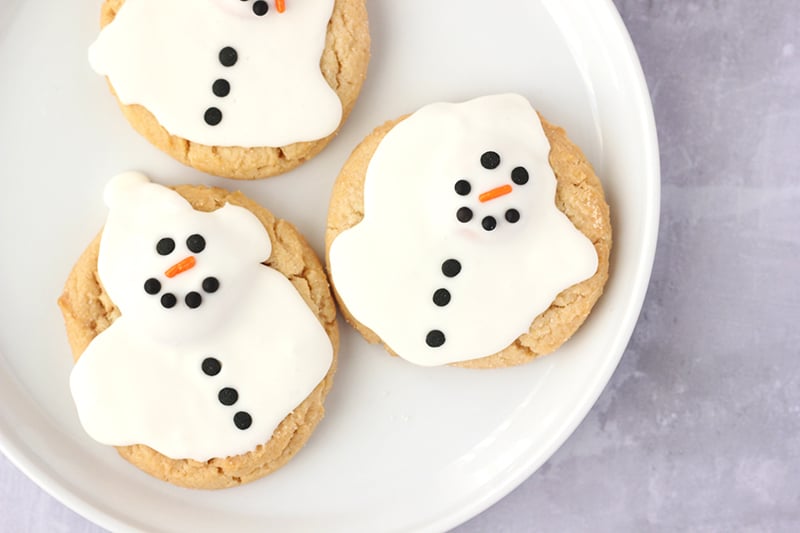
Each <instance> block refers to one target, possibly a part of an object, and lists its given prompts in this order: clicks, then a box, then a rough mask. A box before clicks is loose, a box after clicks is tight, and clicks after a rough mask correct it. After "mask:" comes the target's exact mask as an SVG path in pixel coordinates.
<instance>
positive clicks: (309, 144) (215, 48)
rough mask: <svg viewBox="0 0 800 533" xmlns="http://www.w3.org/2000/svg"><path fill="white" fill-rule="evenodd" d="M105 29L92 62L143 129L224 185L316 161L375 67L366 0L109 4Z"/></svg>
mask: <svg viewBox="0 0 800 533" xmlns="http://www.w3.org/2000/svg"><path fill="white" fill-rule="evenodd" d="M102 19H103V24H104V28H103V30H102V31H101V33H100V35H99V36H98V38H97V40H96V41H95V42H94V43H93V44H92V46H91V47H90V49H89V60H90V63H91V65H92V68H93V69H94V70H95V71H96V72H97V73H98V74H101V75H104V76H106V77H107V78H108V81H109V83H110V84H111V86H112V88H113V90H114V92H115V94H116V96H117V98H118V99H119V101H120V104H121V105H122V106H123V110H124V112H125V114H126V116H127V117H128V119H129V120H130V122H131V123H132V124H133V126H134V127H135V128H136V129H137V130H138V131H139V132H140V133H142V134H143V135H144V136H145V137H147V138H148V139H149V140H150V141H151V142H153V143H154V144H155V145H156V146H158V147H159V148H161V149H162V150H164V151H166V152H167V153H169V154H170V155H172V156H173V157H176V158H177V159H179V160H180V161H182V162H184V163H186V164H189V165H191V166H194V167H196V168H198V169H200V170H204V171H207V172H211V173H214V174H217V175H221V176H225V177H233V178H243V179H250V178H257V177H265V176H269V175H274V174H277V173H280V172H284V171H286V170H288V169H290V168H293V167H294V166H296V165H298V164H300V163H301V162H302V161H305V160H307V159H309V158H310V157H312V156H313V155H315V154H316V153H317V152H318V151H319V150H321V149H322V147H323V146H324V145H325V144H326V143H327V141H328V140H329V139H330V138H331V136H332V135H333V134H334V133H335V132H336V131H337V130H338V128H339V127H340V125H341V124H342V123H343V121H344V119H345V118H346V115H347V114H348V113H349V111H350V109H351V108H352V106H353V104H354V102H355V99H356V98H357V96H358V93H359V91H360V88H361V84H362V82H363V79H364V77H365V74H366V68H367V62H368V59H369V34H368V28H367V19H366V10H365V7H364V0H310V1H307V0H301V1H298V0H295V1H292V0H288V1H287V0H284V1H278V0H256V1H253V0H198V1H194V0H171V1H169V2H163V1H160V0H125V1H124V2H123V1H122V0H106V2H105V4H104V5H103V17H102ZM142 35H147V37H146V38H142Z"/></svg>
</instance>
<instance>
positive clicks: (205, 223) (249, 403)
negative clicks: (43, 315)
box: [59, 173, 338, 488]
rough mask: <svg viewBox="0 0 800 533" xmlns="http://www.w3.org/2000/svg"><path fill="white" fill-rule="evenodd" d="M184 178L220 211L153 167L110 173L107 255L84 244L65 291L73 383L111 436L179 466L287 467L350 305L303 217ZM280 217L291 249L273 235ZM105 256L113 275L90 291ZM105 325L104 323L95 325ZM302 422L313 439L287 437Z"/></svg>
mask: <svg viewBox="0 0 800 533" xmlns="http://www.w3.org/2000/svg"><path fill="white" fill-rule="evenodd" d="M181 192H182V193H183V194H185V195H187V196H189V197H190V198H191V199H192V203H193V204H194V203H195V202H197V200H198V199H201V200H200V204H199V205H198V207H200V208H202V209H205V210H207V211H209V212H203V211H198V210H195V209H194V208H193V206H192V205H190V203H189V202H188V201H187V200H186V199H185V198H184V196H182V195H181V194H179V193H178V192H175V191H173V190H170V189H168V188H166V187H162V186H160V185H156V184H153V183H150V182H149V180H147V178H146V177H144V176H143V175H141V174H137V173H128V174H123V175H121V176H118V177H117V178H115V179H114V180H112V181H111V182H110V183H109V185H108V186H107V188H106V203H107V204H108V206H109V217H108V220H107V223H106V225H105V227H104V230H103V233H102V237H101V238H100V242H99V246H98V247H97V248H95V247H94V246H93V247H91V248H90V251H92V252H94V253H96V254H97V255H96V256H95V255H94V254H93V253H89V255H88V256H84V257H83V258H82V259H81V261H80V262H79V264H78V265H77V266H76V268H75V270H74V271H73V274H72V275H71V276H70V280H69V281H68V284H67V287H66V289H65V292H64V295H63V296H62V298H61V300H60V301H59V303H60V305H61V307H62V310H63V312H64V315H65V319H66V322H67V329H68V333H69V334H70V340H71V342H72V344H73V348H74V349H75V352H76V354H80V357H79V359H78V360H77V363H76V365H75V368H74V369H73V372H72V375H71V379H70V386H71V389H72V393H73V398H74V400H75V404H76V407H77V410H78V414H79V417H80V419H81V423H82V425H83V426H84V428H85V429H86V431H87V433H89V435H90V436H92V437H93V438H94V439H95V440H98V441H99V442H102V443H105V444H111V445H115V446H121V447H123V448H121V449H120V451H121V453H123V455H125V456H126V457H127V458H129V459H130V460H132V462H134V463H135V464H137V466H140V467H141V468H143V469H144V470H146V471H148V472H151V473H153V474H154V475H157V476H158V477H162V478H164V479H167V480H168V481H172V482H174V483H178V484H182V485H187V486H196V487H203V488H211V487H220V486H230V485H233V484H237V483H241V482H243V481H248V480H250V479H255V478H257V477H260V476H262V475H264V474H266V473H268V472H269V471H270V470H272V469H274V468H277V467H278V466H280V465H281V464H282V463H283V462H285V460H288V458H289V457H291V455H292V454H293V453H294V452H296V451H297V449H299V448H300V447H301V446H302V445H303V443H304V441H305V438H307V437H308V435H309V434H310V432H311V431H310V430H311V429H313V427H314V425H316V423H317V422H318V420H319V418H321V411H322V399H323V398H324V396H325V393H326V392H327V390H328V388H329V387H330V377H331V375H332V372H333V368H334V366H335V365H334V362H335V359H334V358H335V346H336V344H337V342H338V335H337V333H336V329H335V324H334V319H335V311H334V310H333V304H332V301H331V298H330V295H329V294H328V292H327V287H326V285H325V283H324V275H323V273H322V270H321V267H320V265H319V264H318V262H317V261H316V259H315V258H313V252H311V251H310V250H308V249H307V247H306V245H305V244H304V243H303V241H302V239H301V238H300V237H299V235H297V234H296V232H295V231H294V230H293V228H291V227H290V226H288V225H287V224H286V223H283V222H279V221H275V220H274V219H272V217H271V215H269V214H268V213H266V212H265V211H264V210H263V209H262V208H258V207H257V206H255V205H254V204H252V203H250V202H248V201H246V199H244V198H243V197H241V196H240V195H227V193H224V192H223V191H219V190H213V189H203V188H188V189H185V190H181ZM220 195H223V196H222V198H224V199H225V201H223V202H219V200H218V198H219V196H220ZM231 202H236V203H239V204H244V205H246V206H247V207H240V206H239V205H234V204H233V203H231ZM220 206H221V207H220ZM217 207H218V208H217ZM254 212H255V213H257V214H258V217H257V216H256V214H254ZM265 222H268V223H266V224H265ZM265 228H266V229H265ZM276 231H280V232H281V233H282V235H283V238H284V239H285V240H284V241H283V243H293V244H292V248H293V249H292V250H291V251H289V250H286V249H285V248H284V247H285V246H286V245H285V244H283V243H282V244H281V245H280V246H281V248H279V249H277V250H273V249H272V243H273V242H275V241H274V239H273V238H271V236H270V233H271V232H276ZM298 252H299V253H300V255H299V256H298ZM93 259H94V261H95V265H96V272H97V274H96V275H97V277H98V278H99V280H100V281H101V282H102V288H101V287H99V286H98V287H97V290H98V292H97V293H94V291H92V290H89V293H88V294H87V284H88V283H87V280H86V277H87V276H88V277H92V274H91V270H93V268H92V265H91V262H92V260H93ZM267 259H269V260H270V262H277V263H281V262H284V263H286V264H291V265H293V268H292V269H291V271H289V272H287V274H289V275H300V276H301V277H300V278H299V280H300V283H299V285H297V286H295V285H294V284H293V283H292V282H290V281H289V279H287V277H286V275H284V273H282V272H279V271H278V270H275V269H273V268H270V267H269V266H265V265H263V264H262V261H265V260H267ZM87 263H89V264H88V265H87ZM306 264H307V266H306V267H305V268H304V267H303V266H302V265H306ZM297 265H300V268H301V270H300V272H294V271H293V270H294V268H297ZM87 267H88V269H89V270H90V272H89V273H87V272H86V270H87ZM284 270H285V268H284ZM92 281H94V280H92ZM88 285H90V284H88ZM298 289H300V290H302V293H301V292H299V290H298ZM94 302H98V303H101V302H103V303H104V302H113V306H114V307H115V312H114V313H111V314H108V313H98V312H97V311H99V309H93V308H92V307H94ZM87 304H88V308H87ZM90 317H91V322H89V320H88V319H89V318H90ZM106 320H107V321H108V322H110V323H108V324H105V323H104V322H105V321H106ZM92 326H94V327H95V328H97V329H101V330H102V331H99V332H94V334H93V335H91V338H90V339H87V338H86V336H87V335H86V328H87V327H89V328H91V327H92ZM304 417H305V418H304ZM301 428H303V429H302V434H303V435H304V436H305V438H300V439H290V440H289V441H288V442H287V441H286V440H285V437H284V433H285V432H286V431H290V432H295V431H298V430H301ZM273 441H276V442H273ZM132 445H136V446H132ZM134 450H136V452H135V453H131V452H133V451H134ZM148 450H149V451H148ZM143 456H144V457H147V459H146V460H143V459H142V457H143ZM164 456H165V457H164ZM168 458H169V459H168ZM217 461H223V462H224V464H225V465H226V467H227V470H228V471H227V472H226V470H225V469H220V470H218V466H212V465H213V463H214V462H217ZM172 463H184V466H182V467H181V468H176V467H175V465H174V464H172ZM165 464H167V465H171V466H166V467H165V466H163V465H165ZM160 469H163V470H160ZM192 469H194V473H193V475H190V476H188V477H187V476H186V472H187V471H189V472H192ZM179 473H180V474H179ZM215 473H216V474H215ZM242 473H244V475H242ZM175 475H181V476H182V477H179V478H178V479H175V477H174V476H175Z"/></svg>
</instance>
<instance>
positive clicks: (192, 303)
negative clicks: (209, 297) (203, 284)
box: [184, 291, 203, 309]
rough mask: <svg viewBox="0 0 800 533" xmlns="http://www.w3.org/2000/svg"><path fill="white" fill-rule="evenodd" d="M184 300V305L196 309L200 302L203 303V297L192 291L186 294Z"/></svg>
mask: <svg viewBox="0 0 800 533" xmlns="http://www.w3.org/2000/svg"><path fill="white" fill-rule="evenodd" d="M184 301H185V302H186V305H187V306H189V309H197V308H198V307H200V304H202V303H203V297H202V296H200V293H199V292H194V291H192V292H190V293H189V294H187V295H186V298H184Z"/></svg>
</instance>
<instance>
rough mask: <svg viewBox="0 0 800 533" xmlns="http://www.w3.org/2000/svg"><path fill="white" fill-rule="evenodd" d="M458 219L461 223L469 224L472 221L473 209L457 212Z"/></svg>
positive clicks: (467, 208)
mask: <svg viewBox="0 0 800 533" xmlns="http://www.w3.org/2000/svg"><path fill="white" fill-rule="evenodd" d="M456 218H457V219H458V221H459V222H469V221H470V220H472V209H470V208H469V207H462V208H461V209H459V210H458V211H457V212H456Z"/></svg>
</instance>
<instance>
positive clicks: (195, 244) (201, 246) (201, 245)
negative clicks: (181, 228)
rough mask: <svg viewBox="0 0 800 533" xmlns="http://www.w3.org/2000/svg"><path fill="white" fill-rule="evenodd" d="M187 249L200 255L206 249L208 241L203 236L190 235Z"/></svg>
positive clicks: (187, 240)
mask: <svg viewBox="0 0 800 533" xmlns="http://www.w3.org/2000/svg"><path fill="white" fill-rule="evenodd" d="M186 247H187V248H188V249H189V251H190V252H192V253H194V254H199V253H200V252H202V251H203V250H205V249H206V240H205V239H204V238H203V236H202V235H198V234H196V233H195V234H194V235H190V236H189V238H188V239H186Z"/></svg>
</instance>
